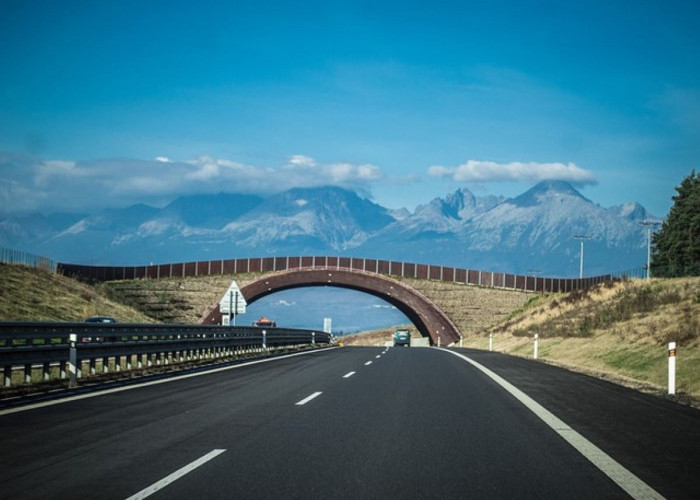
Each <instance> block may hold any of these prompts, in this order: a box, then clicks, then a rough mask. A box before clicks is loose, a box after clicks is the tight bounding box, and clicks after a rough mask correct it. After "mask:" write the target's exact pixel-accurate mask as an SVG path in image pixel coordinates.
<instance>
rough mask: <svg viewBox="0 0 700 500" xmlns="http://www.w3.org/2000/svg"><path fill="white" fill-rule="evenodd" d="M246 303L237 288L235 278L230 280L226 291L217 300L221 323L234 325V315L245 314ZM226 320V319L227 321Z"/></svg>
mask: <svg viewBox="0 0 700 500" xmlns="http://www.w3.org/2000/svg"><path fill="white" fill-rule="evenodd" d="M247 305H248V303H247V302H246V300H245V297H243V294H242V293H241V290H240V289H239V288H238V284H237V283H236V280H233V281H232V282H231V286H229V287H228V290H226V293H225V294H224V296H223V297H222V298H221V300H220V301H219V313H220V314H221V315H222V318H221V319H222V321H221V322H222V323H223V324H229V325H231V326H235V325H236V316H237V315H238V314H245V308H246V306H247ZM227 320H228V321H227Z"/></svg>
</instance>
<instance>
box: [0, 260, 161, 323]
mask: <svg viewBox="0 0 700 500" xmlns="http://www.w3.org/2000/svg"><path fill="white" fill-rule="evenodd" d="M88 316H112V317H114V318H116V319H117V320H118V321H119V322H123V323H153V322H154V321H155V320H154V319H153V318H151V317H149V316H147V315H145V314H143V313H142V312H139V311H137V310H136V309H134V308H132V307H129V306H126V305H124V304H120V303H119V302H115V301H112V300H110V299H108V298H107V297H105V296H104V295H102V294H101V293H100V292H99V291H98V290H97V289H96V288H94V287H92V286H90V285H87V284H84V283H80V282H78V281H75V280H73V279H70V278H66V277H65V276H61V275H59V274H56V273H53V272H50V271H47V270H43V269H37V268H32V267H26V266H20V265H10V264H2V263H0V321H83V320H84V319H85V318H87V317H88Z"/></svg>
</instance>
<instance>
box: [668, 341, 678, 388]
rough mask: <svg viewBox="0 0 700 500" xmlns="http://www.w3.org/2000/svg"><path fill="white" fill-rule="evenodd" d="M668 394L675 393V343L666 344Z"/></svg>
mask: <svg viewBox="0 0 700 500" xmlns="http://www.w3.org/2000/svg"><path fill="white" fill-rule="evenodd" d="M668 393H669V394H671V395H673V394H675V393H676V343H675V342H669V343H668Z"/></svg>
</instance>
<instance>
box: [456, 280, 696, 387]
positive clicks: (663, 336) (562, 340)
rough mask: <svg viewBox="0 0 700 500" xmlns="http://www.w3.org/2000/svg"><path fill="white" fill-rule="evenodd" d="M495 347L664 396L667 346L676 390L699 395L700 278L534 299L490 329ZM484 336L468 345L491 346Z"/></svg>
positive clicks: (626, 283) (626, 284)
mask: <svg viewBox="0 0 700 500" xmlns="http://www.w3.org/2000/svg"><path fill="white" fill-rule="evenodd" d="M491 333H492V334H493V344H494V350H495V351H500V352H504V353H509V354H516V355H523V356H532V352H533V337H534V335H535V334H538V335H539V358H540V359H542V360H546V361H548V362H553V363H556V364H560V365H563V366H567V367H571V368H573V369H575V370H581V371H585V372H589V373H591V374H594V375H596V376H600V377H603V378H606V377H607V378H612V379H614V380H615V381H617V382H622V383H624V384H626V385H632V386H636V387H638V388H640V389H648V390H650V391H652V392H658V393H663V392H664V390H665V388H666V387H667V373H668V372H667V369H668V368H667V367H668V353H667V345H668V342H670V341H675V342H677V347H678V349H677V353H678V355H677V361H676V363H677V382H676V386H677V392H678V393H685V394H687V395H690V396H692V397H694V398H700V278H678V279H653V280H651V281H649V282H647V281H643V280H633V281H622V282H616V283H609V284H605V285H602V286H600V287H598V288H595V289H592V290H590V291H586V292H581V293H578V292H574V293H571V294H552V295H537V296H532V298H531V299H530V300H529V301H528V303H527V304H526V305H525V306H524V307H523V308H522V309H520V310H519V311H517V312H515V313H514V314H513V315H511V317H510V318H509V319H508V320H506V321H504V322H502V323H501V324H500V325H498V326H496V327H494V328H492V329H491ZM488 342H489V341H488V333H486V334H482V335H480V336H478V337H467V338H465V347H475V348H479V349H488Z"/></svg>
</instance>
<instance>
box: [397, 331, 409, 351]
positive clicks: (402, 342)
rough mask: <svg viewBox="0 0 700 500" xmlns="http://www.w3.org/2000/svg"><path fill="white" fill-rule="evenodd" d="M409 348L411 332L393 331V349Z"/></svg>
mask: <svg viewBox="0 0 700 500" xmlns="http://www.w3.org/2000/svg"><path fill="white" fill-rule="evenodd" d="M398 346H405V347H410V346H411V332H410V331H409V330H407V329H406V328H397V329H396V331H394V347H398Z"/></svg>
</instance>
